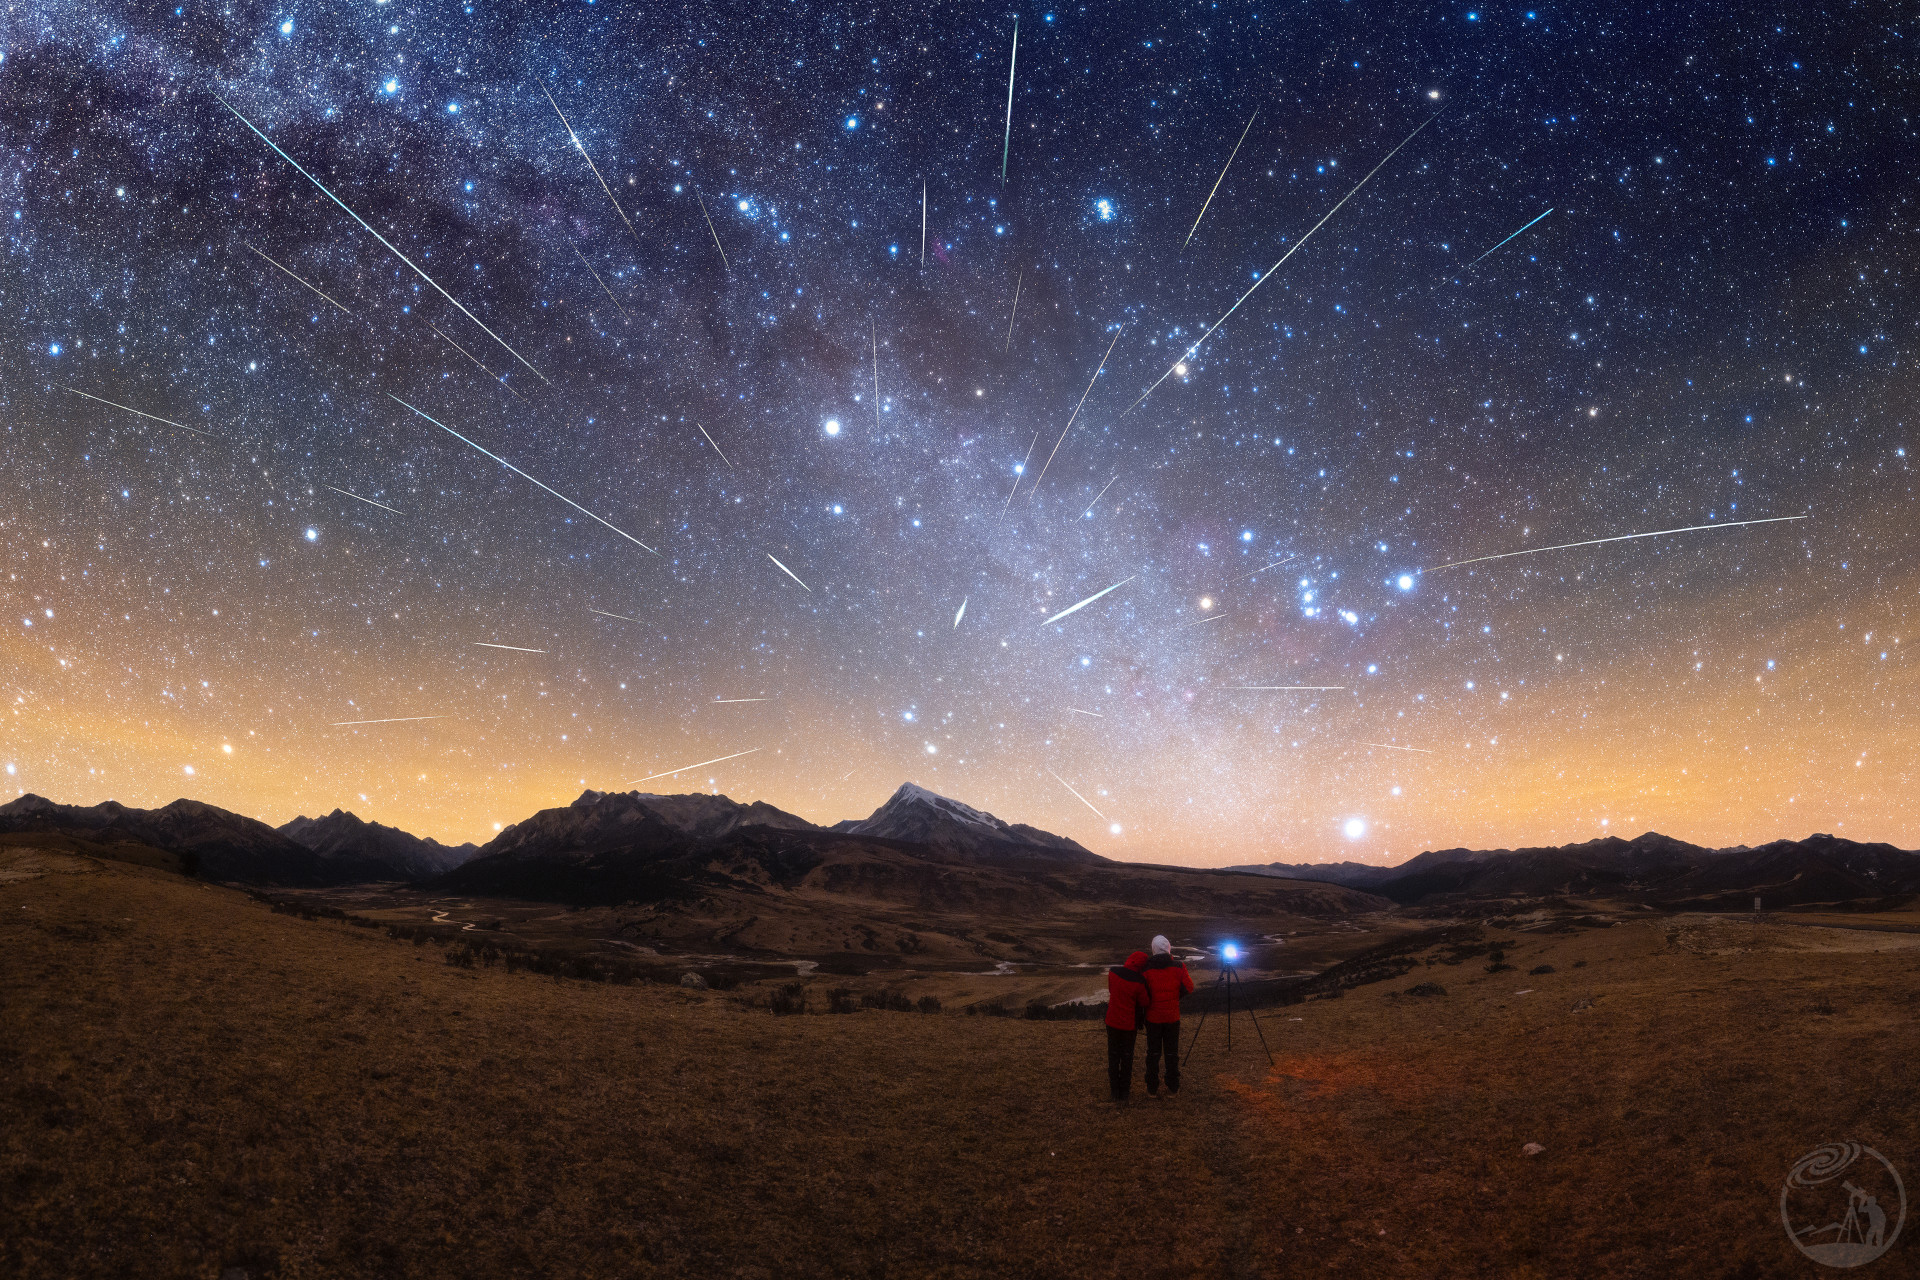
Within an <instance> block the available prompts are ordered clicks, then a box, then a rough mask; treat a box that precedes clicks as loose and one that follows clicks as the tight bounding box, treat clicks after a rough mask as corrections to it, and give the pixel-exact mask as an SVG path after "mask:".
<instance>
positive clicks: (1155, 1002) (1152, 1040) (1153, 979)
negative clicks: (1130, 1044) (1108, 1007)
mask: <svg viewBox="0 0 1920 1280" xmlns="http://www.w3.org/2000/svg"><path fill="white" fill-rule="evenodd" d="M1140 976H1141V977H1143V978H1145V979H1146V980H1147V992H1148V995H1149V996H1150V997H1151V999H1150V1000H1149V1001H1148V1003H1147V1092H1148V1093H1150V1094H1158V1093H1159V1092H1160V1059H1161V1057H1162V1056H1163V1055H1164V1056H1165V1057H1166V1060H1167V1092H1168V1093H1178V1092H1180V997H1181V996H1188V995H1192V994H1193V979H1192V978H1191V977H1189V976H1188V974H1187V966H1185V965H1183V964H1181V963H1180V962H1179V961H1178V960H1175V959H1174V958H1173V946H1172V944H1171V943H1169V942H1168V941H1167V940H1166V938H1165V937H1156V938H1155V939H1154V940H1153V958H1152V959H1151V960H1148V961H1147V967H1146V968H1145V969H1144V970H1143V971H1142V972H1141V975H1140Z"/></svg>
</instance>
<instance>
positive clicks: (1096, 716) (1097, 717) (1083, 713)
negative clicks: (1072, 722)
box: [1067, 707, 1106, 720]
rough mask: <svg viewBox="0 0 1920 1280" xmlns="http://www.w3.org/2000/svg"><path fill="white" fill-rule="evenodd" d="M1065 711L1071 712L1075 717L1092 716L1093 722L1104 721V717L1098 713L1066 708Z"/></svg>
mask: <svg viewBox="0 0 1920 1280" xmlns="http://www.w3.org/2000/svg"><path fill="white" fill-rule="evenodd" d="M1067 710H1069V711H1071V712H1073V713H1074V714H1075V715H1077V716H1092V717H1093V718H1094V719H1095V720H1105V719H1106V717H1105V716H1103V715H1101V714H1100V713H1099V712H1098V711H1082V710H1081V709H1080V708H1078V707H1068V708H1067Z"/></svg>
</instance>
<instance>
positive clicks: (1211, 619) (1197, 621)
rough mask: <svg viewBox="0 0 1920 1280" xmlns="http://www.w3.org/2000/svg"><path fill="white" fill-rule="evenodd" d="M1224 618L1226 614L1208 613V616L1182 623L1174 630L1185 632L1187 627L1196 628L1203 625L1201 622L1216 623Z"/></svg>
mask: <svg viewBox="0 0 1920 1280" xmlns="http://www.w3.org/2000/svg"><path fill="white" fill-rule="evenodd" d="M1226 616H1227V615H1226V614H1224V613H1210V614H1208V615H1207V616H1206V617H1204V618H1195V619H1194V620H1193V621H1191V622H1183V623H1181V624H1180V625H1179V626H1178V627H1176V628H1174V629H1175V630H1176V631H1185V630H1186V629H1187V628H1188V627H1197V626H1199V625H1200V624H1201V623H1203V622H1218V621H1219V620H1220V619H1222V618H1224V617H1226Z"/></svg>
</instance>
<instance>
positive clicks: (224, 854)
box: [0, 795, 376, 887]
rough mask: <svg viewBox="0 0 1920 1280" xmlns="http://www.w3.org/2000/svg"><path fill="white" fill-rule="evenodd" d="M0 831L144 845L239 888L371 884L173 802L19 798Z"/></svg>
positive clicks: (248, 821)
mask: <svg viewBox="0 0 1920 1280" xmlns="http://www.w3.org/2000/svg"><path fill="white" fill-rule="evenodd" d="M0 831H9V832H13V831H22V832H58V833H63V834H71V835H78V836H84V837H86V838H88V839H92V840H98V841H103V842H108V843H112V842H116V841H126V842H130V843H136V844H144V845H150V846H152V847H153V848H156V849H161V850H164V851H166V852H168V853H172V854H176V855H178V856H179V857H180V858H181V860H182V865H183V867H184V868H185V869H186V870H187V871H188V872H189V873H190V874H195V875H199V876H201V877H203V878H204V879H208V880H223V881H234V882H238V883H242V884H267V885H285V886H289V887H294V886H317V885H328V884H340V883H345V882H348V881H352V880H358V879H371V878H373V877H372V875H371V874H370V873H371V872H372V871H374V870H375V869H376V865H375V864H370V863H363V862H360V861H352V862H347V863H332V862H329V861H328V860H327V859H324V858H322V857H320V855H318V854H316V853H314V852H313V851H312V850H311V849H307V848H304V847H302V846H301V845H299V844H296V843H295V842H294V841H292V840H289V839H288V838H287V837H286V836H283V835H281V834H280V833H279V832H278V831H275V830H274V829H273V828H272V827H270V826H268V825H267V824H266V823H264V822H256V821H255V820H254V819H252V818H243V817H241V816H240V815H239V814H237V813H229V812H227V811H226V810H225V809H220V808H216V807H215V806H213V805H210V804H202V803H200V802H199V801H198V800H175V801H174V802H173V803H172V804H170V805H168V806H166V808H164V809H129V808H128V807H127V806H125V805H123V804H120V803H118V802H117V801H113V800H109V801H107V802H106V803H104V804H97V805H93V806H92V807H90V808H83V807H81V806H78V805H67V804H55V803H53V802H52V801H51V800H46V799H43V798H42V797H40V796H35V795H26V796H21V797H20V798H19V799H18V800H15V801H13V802H12V803H11V804H7V805H0Z"/></svg>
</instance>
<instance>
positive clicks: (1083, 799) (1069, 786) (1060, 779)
mask: <svg viewBox="0 0 1920 1280" xmlns="http://www.w3.org/2000/svg"><path fill="white" fill-rule="evenodd" d="M1047 772H1048V773H1052V774H1053V780H1054V781H1055V782H1057V783H1059V784H1060V785H1061V786H1063V787H1065V788H1066V789H1067V790H1068V791H1071V792H1073V798H1074V799H1075V800H1078V801H1079V802H1080V803H1081V804H1083V805H1085V806H1087V808H1089V809H1093V801H1091V800H1089V799H1087V798H1086V797H1085V796H1083V795H1081V794H1080V793H1079V792H1078V791H1074V790H1073V784H1072V783H1070V782H1068V781H1067V780H1066V779H1065V778H1063V777H1061V776H1060V775H1059V774H1057V773H1053V770H1051V769H1049V770H1047ZM1093 811H1094V812H1095V813H1100V811H1099V810H1098V809H1093ZM1100 821H1102V822H1106V821H1108V818H1107V815H1106V814H1104V813H1100Z"/></svg>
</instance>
